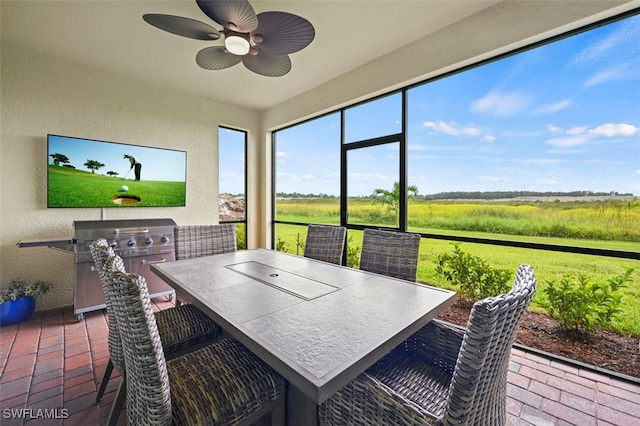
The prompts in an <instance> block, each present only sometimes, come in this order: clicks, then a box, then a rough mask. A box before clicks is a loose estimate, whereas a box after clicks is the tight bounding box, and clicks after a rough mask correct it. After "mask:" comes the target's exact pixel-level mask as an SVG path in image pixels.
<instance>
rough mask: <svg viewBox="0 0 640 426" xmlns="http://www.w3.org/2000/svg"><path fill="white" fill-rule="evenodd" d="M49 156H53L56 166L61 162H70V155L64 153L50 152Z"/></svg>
mask: <svg viewBox="0 0 640 426" xmlns="http://www.w3.org/2000/svg"><path fill="white" fill-rule="evenodd" d="M49 157H51V158H53V164H55V165H56V166H59V165H60V163H68V162H69V157H67V156H66V155H64V154H58V153H57V152H56V153H55V154H49Z"/></svg>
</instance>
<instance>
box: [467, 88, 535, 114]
mask: <svg viewBox="0 0 640 426" xmlns="http://www.w3.org/2000/svg"><path fill="white" fill-rule="evenodd" d="M530 104H531V99H530V98H529V97H528V96H526V95H524V94H522V93H520V92H513V93H499V92H489V93H488V94H487V95H485V96H484V97H483V98H480V99H478V100H476V101H475V102H473V103H472V104H471V110H472V111H473V112H477V113H481V114H488V115H493V116H495V117H510V116H514V115H517V114H519V113H521V112H522V111H524V110H525V109H527V108H528V107H529V105H530Z"/></svg>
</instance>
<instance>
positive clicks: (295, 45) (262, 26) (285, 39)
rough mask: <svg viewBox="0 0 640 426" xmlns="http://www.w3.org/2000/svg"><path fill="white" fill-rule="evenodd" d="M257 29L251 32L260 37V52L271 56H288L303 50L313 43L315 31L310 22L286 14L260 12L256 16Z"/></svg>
mask: <svg viewBox="0 0 640 426" xmlns="http://www.w3.org/2000/svg"><path fill="white" fill-rule="evenodd" d="M258 22H259V24H258V27H257V28H256V29H255V30H254V31H252V32H251V35H252V36H253V37H254V40H255V41H256V42H257V41H258V40H259V38H258V40H256V36H260V37H262V41H261V42H259V43H258V46H260V49H261V50H265V51H267V52H269V53H271V54H273V55H289V54H291V53H294V52H297V51H299V50H302V49H304V48H305V47H307V46H308V45H309V43H311V42H312V41H313V39H314V38H315V36H316V31H315V29H314V28H313V25H311V22H309V21H307V20H306V19H304V18H302V17H300V16H298V15H294V14H292V13H287V12H262V13H260V14H259V15H258Z"/></svg>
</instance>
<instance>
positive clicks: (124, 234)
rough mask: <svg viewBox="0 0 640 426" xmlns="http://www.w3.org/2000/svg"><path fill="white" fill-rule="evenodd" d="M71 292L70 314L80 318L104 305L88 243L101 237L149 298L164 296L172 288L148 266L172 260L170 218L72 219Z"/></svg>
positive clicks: (169, 292)
mask: <svg viewBox="0 0 640 426" xmlns="http://www.w3.org/2000/svg"><path fill="white" fill-rule="evenodd" d="M73 225H74V229H75V235H74V247H75V265H76V266H75V267H76V274H75V275H76V279H75V291H74V314H75V315H76V319H77V320H78V321H81V320H82V319H83V318H84V313H85V312H90V311H94V310H97V309H102V308H104V307H105V306H106V305H105V301H104V294H103V292H102V286H101V285H100V278H99V276H98V273H97V271H96V270H95V266H94V264H93V259H92V257H91V253H90V252H89V246H90V245H91V243H93V242H94V241H95V240H97V239H98V238H105V239H106V240H107V241H108V242H109V244H110V245H111V247H112V248H113V249H114V250H115V252H116V253H117V254H118V255H120V257H122V260H123V261H124V264H125V268H126V270H127V271H128V272H131V273H134V274H138V275H142V276H143V277H144V278H145V281H146V282H147V287H148V288H149V295H150V296H151V297H159V296H164V295H166V296H168V297H169V299H170V300H171V299H173V296H174V290H173V289H172V288H171V287H170V286H169V285H168V284H166V283H165V282H164V281H163V280H162V279H160V278H159V277H158V276H157V275H155V274H154V273H153V272H151V270H150V269H149V265H151V264H153V263H164V262H173V261H174V260H175V258H176V256H175V245H174V242H173V230H174V227H175V225H176V223H175V222H174V221H173V220H172V219H138V220H101V221H75V222H74V223H73Z"/></svg>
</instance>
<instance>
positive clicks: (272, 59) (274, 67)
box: [242, 50, 291, 77]
mask: <svg viewBox="0 0 640 426" xmlns="http://www.w3.org/2000/svg"><path fill="white" fill-rule="evenodd" d="M242 62H243V63H244V66H245V67H247V68H248V69H250V70H251V71H253V72H255V73H256V74H260V75H264V76H266V77H282V76H283V75H285V74H286V73H288V72H289V71H291V59H289V56H287V55H270V54H268V53H266V52H263V51H260V50H259V51H258V54H257V55H245V56H243V57H242Z"/></svg>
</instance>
